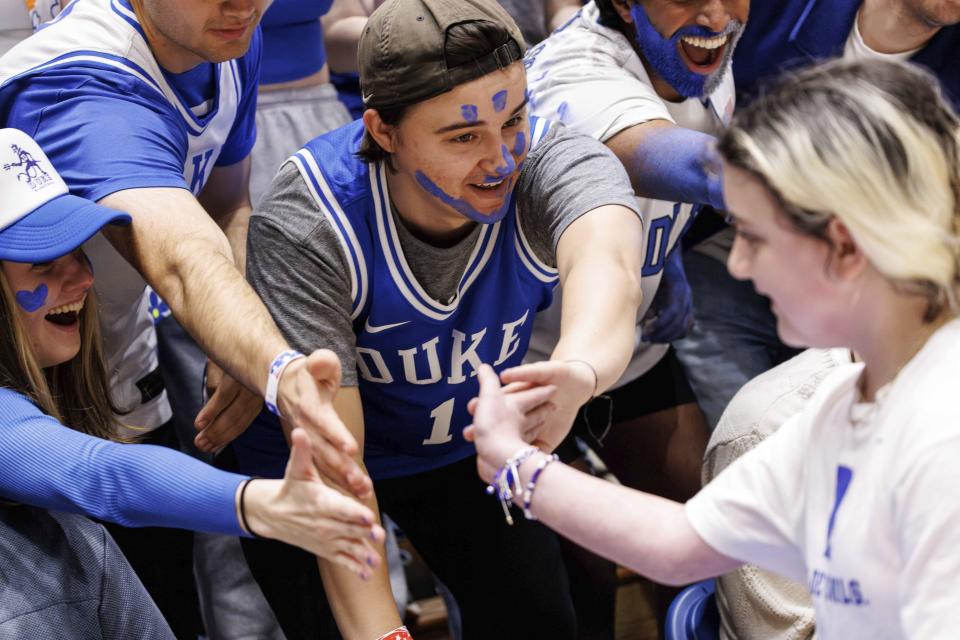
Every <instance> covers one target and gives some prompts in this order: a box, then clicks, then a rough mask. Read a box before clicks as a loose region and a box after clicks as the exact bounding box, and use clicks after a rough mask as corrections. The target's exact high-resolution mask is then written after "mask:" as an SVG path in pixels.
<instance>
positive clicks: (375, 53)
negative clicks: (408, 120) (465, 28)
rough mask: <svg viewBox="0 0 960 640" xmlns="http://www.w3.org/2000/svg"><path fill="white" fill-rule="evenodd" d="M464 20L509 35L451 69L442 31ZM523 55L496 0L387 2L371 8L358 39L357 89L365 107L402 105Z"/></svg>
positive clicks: (520, 38) (517, 33)
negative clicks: (497, 28) (489, 25)
mask: <svg viewBox="0 0 960 640" xmlns="http://www.w3.org/2000/svg"><path fill="white" fill-rule="evenodd" d="M468 22H489V23H493V24H496V25H499V26H502V27H504V28H505V29H506V30H507V31H508V32H509V33H510V38H509V39H508V40H507V41H506V42H504V43H503V44H501V45H500V46H498V47H497V48H496V49H494V50H493V51H491V52H490V53H488V54H487V55H485V56H482V57H480V58H476V59H474V60H472V61H470V62H468V63H465V64H461V65H459V66H456V67H453V68H450V66H449V65H448V64H447V60H446V53H445V48H446V41H447V32H448V30H449V29H450V28H451V27H453V26H455V25H458V24H463V23H468ZM523 53H524V44H523V36H522V35H521V34H520V29H519V28H518V27H517V25H516V23H515V22H514V21H513V18H511V17H510V15H509V14H508V13H507V12H506V11H504V9H503V8H502V7H501V6H500V5H499V4H498V3H497V2H496V0H389V2H386V3H384V4H383V5H382V6H381V7H380V8H379V9H377V10H376V11H374V12H373V14H372V15H371V16H370V18H369V19H368V20H367V26H366V27H365V28H364V30H363V35H362V36H361V37H360V45H359V53H358V58H359V66H360V91H361V94H362V97H363V102H364V105H365V106H366V107H367V108H369V109H387V108H392V107H403V106H407V105H411V104H414V103H416V102H421V101H423V100H427V99H428V98H432V97H434V96H437V95H440V94H441V93H446V92H447V91H450V90H451V89H453V88H454V87H456V86H458V85H461V84H464V83H465V82H470V81H471V80H475V79H477V78H479V77H481V76H484V75H486V74H488V73H491V72H493V71H496V70H497V69H505V68H506V67H508V66H509V65H511V64H513V63H514V62H516V61H517V60H522V59H523Z"/></svg>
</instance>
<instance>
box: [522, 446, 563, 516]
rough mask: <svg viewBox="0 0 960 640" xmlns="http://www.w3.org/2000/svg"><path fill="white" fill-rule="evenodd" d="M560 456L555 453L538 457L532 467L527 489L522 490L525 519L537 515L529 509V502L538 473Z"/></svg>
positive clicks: (531, 500)
mask: <svg viewBox="0 0 960 640" xmlns="http://www.w3.org/2000/svg"><path fill="white" fill-rule="evenodd" d="M559 459H560V456H558V455H557V454H555V453H554V454H553V455H549V456H544V457H543V458H541V459H540V462H539V464H537V468H536V469H534V471H533V475H532V476H530V482H528V483H527V490H526V491H524V492H523V516H524V517H525V518H526V519H527V520H536V519H537V517H536V516H535V515H533V512H532V511H530V503H531V502H533V492H534V491H536V489H537V480H539V479H540V474H541V473H543V470H544V469H546V468H547V465H548V464H550V463H551V462H554V461H555V460H559Z"/></svg>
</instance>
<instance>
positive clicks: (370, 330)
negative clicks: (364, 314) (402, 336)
mask: <svg viewBox="0 0 960 640" xmlns="http://www.w3.org/2000/svg"><path fill="white" fill-rule="evenodd" d="M409 323H410V321H409V320H405V321H403V322H394V323H393V324H382V325H380V326H378V327H375V326H373V325H372V324H370V318H367V321H366V322H365V323H364V325H363V330H364V331H366V332H367V333H380V332H381V331H386V330H387V329H394V328H396V327H402V326H403V325H405V324H409Z"/></svg>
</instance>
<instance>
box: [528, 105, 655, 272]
mask: <svg viewBox="0 0 960 640" xmlns="http://www.w3.org/2000/svg"><path fill="white" fill-rule="evenodd" d="M611 204H618V205H623V206H625V207H627V208H628V209H631V210H633V211H635V212H638V210H637V201H636V198H635V197H634V195H633V187H632V186H631V185H630V178H629V177H628V176H627V172H626V170H625V169H624V168H623V165H622V164H621V163H620V160H619V159H618V158H617V157H616V156H615V155H613V152H612V151H610V150H609V149H607V147H606V146H604V145H603V144H602V143H601V142H598V141H596V140H594V139H593V138H591V137H589V136H586V135H583V134H580V133H576V132H575V131H573V130H572V129H568V128H566V127H564V126H563V125H562V124H559V123H554V124H553V126H552V127H551V128H550V131H548V132H547V134H546V135H545V136H544V138H543V140H541V141H540V144H538V145H537V146H536V147H535V148H534V149H533V151H531V152H530V154H529V155H528V156H527V158H526V161H525V162H524V165H523V170H522V171H521V173H520V181H519V182H518V184H517V209H518V211H519V212H520V221H521V227H522V229H523V233H524V235H525V236H526V238H527V241H528V242H529V243H530V247H531V248H532V249H533V251H534V253H536V255H537V257H538V258H539V259H540V260H541V261H542V262H544V263H546V264H548V265H550V266H552V267H555V266H556V265H557V257H556V253H557V243H558V242H560V236H562V235H563V232H564V231H566V229H567V227H568V226H570V223H572V222H573V221H574V220H576V219H577V218H579V217H580V216H582V215H583V214H585V213H587V212H588V211H592V210H593V209H596V208H597V207H602V206H604V205H611ZM638 216H639V212H638Z"/></svg>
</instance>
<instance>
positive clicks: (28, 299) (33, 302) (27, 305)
mask: <svg viewBox="0 0 960 640" xmlns="http://www.w3.org/2000/svg"><path fill="white" fill-rule="evenodd" d="M46 303H47V285H45V284H41V285H40V286H38V287H37V288H36V289H34V290H33V291H17V304H18V305H20V308H21V309H23V310H24V311H26V312H28V313H33V312H34V311H36V310H37V309H39V308H40V307H42V306H43V305H45V304H46Z"/></svg>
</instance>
